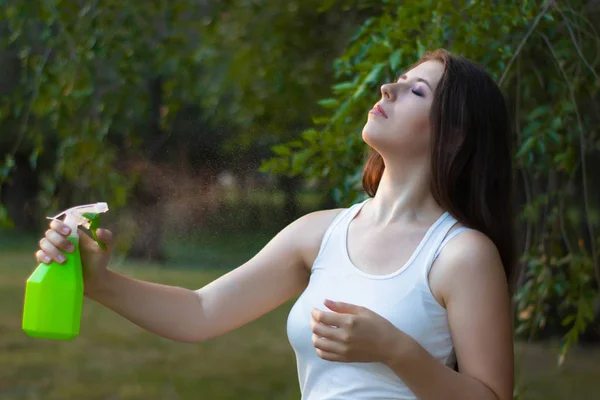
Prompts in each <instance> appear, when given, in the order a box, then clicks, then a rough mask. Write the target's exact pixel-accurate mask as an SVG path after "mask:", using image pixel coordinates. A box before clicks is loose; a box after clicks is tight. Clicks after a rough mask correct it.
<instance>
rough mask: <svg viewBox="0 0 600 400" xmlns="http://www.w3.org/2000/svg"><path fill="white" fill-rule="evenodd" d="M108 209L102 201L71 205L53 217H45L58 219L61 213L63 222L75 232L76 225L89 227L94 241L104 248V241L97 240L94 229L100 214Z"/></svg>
mask: <svg viewBox="0 0 600 400" xmlns="http://www.w3.org/2000/svg"><path fill="white" fill-rule="evenodd" d="M107 211H108V204H106V203H104V202H100V203H93V204H86V205H83V206H77V207H71V208H69V209H68V210H65V211H63V212H61V213H60V214H58V215H55V216H54V217H46V218H48V219H58V217H60V216H61V215H65V220H64V222H65V223H66V224H67V225H69V227H70V228H71V232H72V233H73V232H74V233H77V227H78V226H79V225H81V226H83V227H85V228H86V229H89V230H90V231H91V232H92V236H93V238H94V240H95V241H96V243H98V245H99V246H100V248H102V250H106V246H105V245H104V243H102V242H100V241H99V240H98V236H97V234H96V231H97V229H98V227H99V226H100V214H101V213H104V212H107Z"/></svg>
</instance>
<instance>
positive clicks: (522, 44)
mask: <svg viewBox="0 0 600 400" xmlns="http://www.w3.org/2000/svg"><path fill="white" fill-rule="evenodd" d="M552 3H554V0H548V1H547V2H546V5H545V6H544V8H543V9H542V11H541V12H540V13H539V14H538V15H537V16H536V17H535V19H534V20H533V24H531V26H530V27H529V30H528V31H527V33H526V34H525V36H523V39H521V43H519V47H517V50H516V51H515V53H514V54H513V55H512V57H511V59H510V61H509V62H508V64H507V65H506V68H505V69H504V72H502V76H501V77H500V81H499V82H498V86H502V83H503V82H504V79H505V78H506V75H507V74H508V71H509V70H510V67H511V66H512V64H513V62H514V61H515V59H516V58H517V56H518V55H519V54H520V53H521V50H522V49H523V46H525V43H526V42H527V39H529V36H531V34H532V33H533V30H534V29H535V27H536V26H537V24H538V23H539V22H540V20H541V19H542V17H543V16H544V14H546V11H548V9H549V8H550V5H551V4H552Z"/></svg>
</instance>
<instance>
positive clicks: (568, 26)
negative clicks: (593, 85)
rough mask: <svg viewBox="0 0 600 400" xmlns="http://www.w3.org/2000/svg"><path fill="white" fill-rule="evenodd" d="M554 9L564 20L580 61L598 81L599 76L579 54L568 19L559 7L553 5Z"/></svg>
mask: <svg viewBox="0 0 600 400" xmlns="http://www.w3.org/2000/svg"><path fill="white" fill-rule="evenodd" d="M554 8H556V10H557V11H558V12H559V14H560V15H561V16H562V17H563V19H564V20H565V24H566V25H567V30H568V31H569V35H570V36H571V41H572V42H573V45H574V46H575V49H576V50H577V54H579V57H580V58H581V60H583V63H584V64H585V66H586V67H587V68H588V69H589V70H590V72H591V73H592V75H594V78H596V81H600V76H598V74H597V73H596V71H595V70H594V68H593V67H592V66H591V65H590V63H589V62H588V60H587V59H586V58H585V57H584V55H583V53H582V52H581V48H580V47H579V45H578V44H577V40H576V39H575V34H574V33H573V30H572V29H571V24H570V21H569V19H568V18H567V16H566V15H565V14H564V13H563V12H562V10H561V9H560V7H558V6H557V5H556V4H554Z"/></svg>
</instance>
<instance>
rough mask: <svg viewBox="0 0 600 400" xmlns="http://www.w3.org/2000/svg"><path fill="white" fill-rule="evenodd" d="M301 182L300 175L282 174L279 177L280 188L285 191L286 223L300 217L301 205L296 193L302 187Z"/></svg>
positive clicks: (284, 216) (284, 209)
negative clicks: (299, 205)
mask: <svg viewBox="0 0 600 400" xmlns="http://www.w3.org/2000/svg"><path fill="white" fill-rule="evenodd" d="M300 183H301V180H300V178H299V177H287V176H282V177H280V179H279V189H280V190H282V191H283V193H284V203H283V219H284V222H285V224H286V225H287V224H289V223H291V222H292V221H294V220H295V219H296V218H297V217H298V209H299V207H298V201H297V198H296V194H297V192H298V190H299V189H300Z"/></svg>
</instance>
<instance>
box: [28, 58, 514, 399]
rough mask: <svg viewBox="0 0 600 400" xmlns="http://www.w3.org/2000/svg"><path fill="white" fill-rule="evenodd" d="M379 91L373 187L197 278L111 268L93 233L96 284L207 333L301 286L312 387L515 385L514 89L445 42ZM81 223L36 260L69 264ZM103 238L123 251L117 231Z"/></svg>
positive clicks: (294, 334)
mask: <svg viewBox="0 0 600 400" xmlns="http://www.w3.org/2000/svg"><path fill="white" fill-rule="evenodd" d="M381 94H382V96H381V100H380V101H379V102H377V104H376V105H375V107H373V109H372V110H371V111H370V112H369V114H368V117H367V118H368V119H367V122H366V124H365V126H364V129H363V132H362V137H363V140H364V141H365V142H366V143H367V144H368V145H369V147H370V148H371V156H370V158H369V160H368V161H367V163H366V166H365V168H364V175H363V186H364V189H365V191H366V193H367V194H368V195H369V196H368V198H367V200H365V201H361V202H358V203H356V204H354V205H352V206H351V207H348V208H342V209H332V210H322V211H317V212H313V213H310V214H307V215H305V216H303V217H301V218H299V219H298V220H296V221H295V222H293V223H291V224H290V225H288V226H287V227H285V228H284V229H283V230H282V231H281V232H279V233H278V234H277V235H276V236H275V237H274V238H273V239H272V240H271V241H270V242H269V243H268V244H267V245H266V246H265V247H264V248H263V249H262V250H261V251H260V252H259V253H258V254H257V255H256V256H254V257H253V258H252V259H251V260H249V261H248V262H246V263H245V264H243V265H242V266H240V267H239V268H236V269H234V270H233V271H231V272H229V273H227V274H225V275H224V276H222V277H220V278H219V279H217V280H215V281H213V282H211V283H210V284H208V285H206V286H205V287H203V288H201V289H198V290H195V291H193V290H188V289H185V288H181V287H173V286H165V285H161V284H157V283H150V282H144V281H140V280H136V279H133V278H131V277H127V276H124V275H122V274H119V273H117V272H115V271H113V270H110V269H108V268H107V265H108V262H109V257H110V251H108V252H103V251H101V250H100V249H99V247H98V246H97V245H96V243H95V242H94V241H92V240H91V239H90V238H89V237H88V236H86V235H85V234H84V233H83V232H80V235H81V247H82V248H81V254H82V258H83V265H84V278H85V292H86V296H87V297H89V298H91V299H93V300H95V301H97V302H98V303H100V304H103V305H104V306H106V307H108V308H110V309H112V310H114V311H115V312H117V313H119V314H120V315H122V316H123V317H125V318H127V319H129V320H130V321H132V322H133V323H135V324H137V325H139V326H140V327H142V328H144V329H146V330H148V331H150V332H153V333H155V334H157V335H161V336H163V337H166V338H170V339H173V340H177V341H184V342H200V341H203V340H207V339H210V338H214V337H216V336H219V335H222V334H224V333H226V332H229V331H231V330H233V329H236V328H238V327H240V326H242V325H244V324H247V323H249V322H250V321H253V320H255V319H256V318H258V317H260V316H261V315H263V314H265V313H267V312H269V311H271V310H273V309H274V308H276V307H278V306H279V305H281V304H282V303H284V302H286V301H288V300H290V299H292V298H294V297H295V296H298V295H300V297H299V298H298V300H297V302H296V303H295V305H294V306H293V308H292V310H291V312H290V314H289V318H288V325H287V328H288V337H289V340H290V343H291V345H292V347H293V349H294V351H295V354H296V357H297V366H298V376H299V380H300V387H301V389H302V398H303V399H306V400H308V399H310V400H317V399H318V400H333V399H369V400H373V399H416V398H419V399H423V400H437V399H444V400H450V399H461V400H465V399H477V400H487V399H489V400H508V399H512V394H513V340H512V339H513V337H512V332H513V331H512V326H511V325H512V322H511V321H512V320H511V312H510V286H509V283H510V282H511V277H512V270H513V266H514V246H513V242H512V240H513V233H512V223H513V214H512V209H511V199H512V193H511V186H512V165H511V149H510V135H509V124H508V115H507V109H506V105H505V102H504V98H503V96H502V94H501V92H500V90H499V89H498V87H497V85H496V84H495V83H494V81H493V80H492V79H491V78H490V77H489V76H488V75H487V74H486V73H485V72H484V71H483V70H482V69H481V68H480V67H478V66H476V65H475V64H473V63H472V62H470V61H468V60H467V59H465V58H462V57H459V56H455V55H451V54H450V53H448V52H447V51H445V50H437V51H434V52H430V53H428V54H426V55H425V56H424V57H423V58H422V59H421V60H419V61H418V62H417V63H416V64H415V65H414V66H413V67H411V68H410V69H409V70H408V71H407V72H406V73H404V74H403V75H402V76H401V77H400V78H399V79H398V80H397V81H396V82H393V83H388V84H385V85H383V86H382V87H381ZM68 233H69V232H68V227H67V226H66V225H65V224H63V223H61V222H60V221H52V223H51V224H50V229H49V230H48V231H47V232H46V234H45V238H43V239H42V240H40V250H39V251H38V252H37V253H36V258H37V260H38V261H39V262H50V260H51V259H53V260H56V261H58V262H61V261H62V259H61V253H60V250H64V251H67V252H69V251H71V250H72V248H71V247H70V245H69V242H68V241H67V240H66V238H65V236H66V235H68ZM98 236H99V238H100V240H102V241H103V242H104V243H106V244H107V245H108V248H109V250H110V248H111V244H112V235H111V233H110V232H109V231H108V230H99V231H98ZM458 366H459V367H460V368H458Z"/></svg>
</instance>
